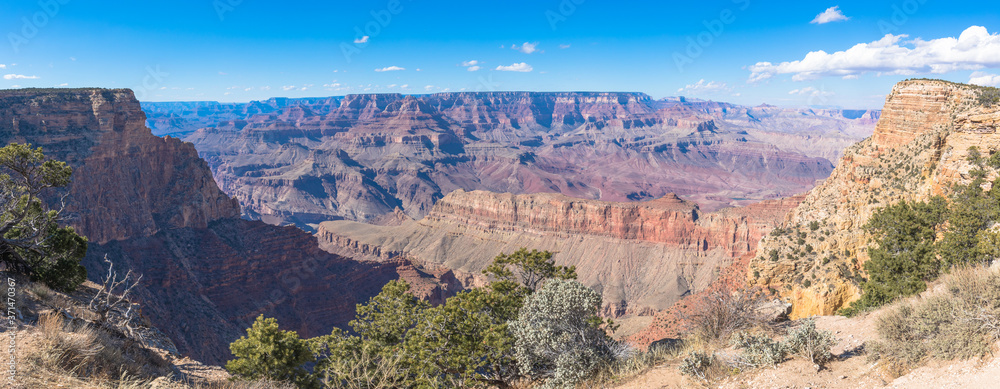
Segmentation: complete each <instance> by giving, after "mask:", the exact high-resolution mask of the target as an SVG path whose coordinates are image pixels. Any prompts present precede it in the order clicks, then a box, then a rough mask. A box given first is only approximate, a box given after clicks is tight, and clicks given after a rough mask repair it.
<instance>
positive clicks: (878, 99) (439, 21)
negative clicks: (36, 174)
mask: <svg viewBox="0 0 1000 389" xmlns="http://www.w3.org/2000/svg"><path fill="white" fill-rule="evenodd" d="M984 4H985V3H982V2H970V3H969V4H965V5H963V4H959V3H958V2H942V1H934V0H898V1H885V2H880V1H839V2H829V3H818V2H801V1H796V2H767V3H766V4H765V2H763V1H759V0H726V1H715V2H711V1H705V2H674V1H655V2H654V1H643V2H637V1H601V0H534V1H517V0H515V1H502V2H501V1H477V2H472V1H434V2H430V1H421V0H393V1H388V0H380V1H291V0H289V1H284V2H273V1H263V0H197V1H194V0H175V1H170V2H166V1H134V0H132V1H97V0H41V1H7V2H3V3H2V4H0V26H3V27H2V29H0V32H2V33H3V34H4V38H5V39H4V41H2V42H0V74H3V78H2V79H0V88H14V87H53V86H68V87H89V86H100V87H127V88H133V89H135V90H136V93H137V95H138V96H139V98H140V99H141V100H145V101H177V100H217V101H249V100H258V99H266V98H269V97H274V96H285V97H307V96H332V95H344V94H349V93H373V92H401V93H411V94H420V93H430V92H440V91H462V90H465V91H487V90H531V91H638V92H645V93H648V94H650V95H651V96H653V97H654V98H661V97H667V96H677V95H684V96H690V97H697V98H704V99H712V100H717V101H730V102H735V103H741V104H751V105H756V104H761V103H769V104H775V105H783V106H807V105H813V106H823V105H830V106H841V107H846V108H877V107H880V106H881V105H882V102H883V101H884V96H885V94H886V93H888V91H889V90H890V88H891V87H892V85H893V84H894V83H895V82H897V81H899V80H902V79H905V78H909V77H933V78H944V79H948V80H952V81H959V82H969V81H975V82H977V83H980V84H992V85H995V84H997V83H1000V76H997V75H998V74H1000V35H998V31H1000V15H998V12H996V10H997V8H996V7H992V6H990V7H987V6H984ZM834 7H835V8H834ZM358 31H360V34H359V33H358ZM963 33H965V34H964V35H963ZM887 34H889V35H887ZM366 36H367V38H366ZM960 37H961V39H959V38H960ZM355 41H357V42H358V43H355ZM849 49H850V50H849ZM821 50H822V51H823V52H824V53H826V54H821V53H815V52H818V51H821ZM810 53H812V54H810ZM472 61H475V62H474V63H473V62H472Z"/></svg>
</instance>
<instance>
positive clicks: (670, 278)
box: [317, 190, 801, 317]
mask: <svg viewBox="0 0 1000 389" xmlns="http://www.w3.org/2000/svg"><path fill="white" fill-rule="evenodd" d="M800 200H801V198H788V199H781V200H769V201H764V202H760V203H757V204H753V205H750V206H747V207H742V208H727V209H723V210H720V211H716V212H711V213H709V212H703V211H700V210H699V209H698V207H697V205H695V204H694V203H692V202H689V201H684V200H681V199H679V198H677V197H676V196H673V195H668V196H664V197H663V198H660V199H656V200H651V201H643V202H628V203H623V202H605V201H598V200H585V199H575V198H570V197H567V196H564V195H560V194H551V193H537V194H522V195H514V194H510V193H492V192H485V191H471V192H466V191H463V190H456V191H454V192H451V193H450V194H448V195H447V196H445V197H444V198H443V199H441V200H439V201H438V202H437V203H436V204H435V205H434V208H433V209H432V210H431V211H430V212H429V213H428V214H427V216H425V217H424V218H422V219H420V220H406V221H403V222H401V223H400V224H399V225H395V226H377V225H371V224H365V223H359V222H351V221H344V220H341V221H330V222H324V223H322V224H320V227H319V232H318V233H317V236H318V237H319V239H320V241H321V244H322V246H323V247H324V248H325V249H327V250H329V251H330V252H333V253H339V254H343V255H350V256H355V257H358V258H370V259H373V260H376V261H381V260H392V259H396V258H407V259H409V260H410V261H412V262H414V263H418V264H420V265H421V266H423V267H425V268H446V269H451V270H453V271H454V274H455V275H456V277H457V278H458V279H459V280H460V281H461V282H462V285H464V286H466V287H470V286H476V285H479V284H481V283H482V282H483V280H482V278H481V276H480V273H481V271H482V270H483V269H484V268H485V267H486V266H487V265H488V264H489V263H490V262H491V261H492V260H493V258H494V257H495V256H497V255H498V254H500V253H511V252H513V251H516V250H517V249H518V248H520V247H526V248H528V249H537V250H549V251H553V252H555V253H556V254H555V255H554V257H553V259H554V260H555V261H556V263H558V264H561V265H574V266H576V269H577V274H578V276H579V280H580V281H581V282H583V283H584V284H586V285H588V286H590V287H592V288H594V289H595V290H597V291H599V292H601V293H602V295H603V298H604V307H603V312H602V313H603V314H604V315H606V316H611V317H621V316H635V315H651V314H653V313H655V312H657V311H659V310H662V309H665V308H667V307H669V306H671V305H672V304H674V303H675V302H676V301H678V300H679V299H680V298H681V297H682V296H684V295H686V294H688V293H691V292H692V291H694V290H699V289H704V288H705V286H706V285H708V284H709V283H710V282H711V281H712V280H714V279H715V278H716V276H717V275H718V273H719V272H720V270H721V269H723V268H725V267H726V266H728V265H729V264H730V263H731V262H732V261H733V259H734V258H738V257H740V256H742V255H745V254H747V253H750V252H753V251H754V249H755V248H756V245H757V242H758V241H759V240H760V238H761V237H762V236H764V235H765V234H767V233H768V232H769V231H770V230H771V228H772V227H774V226H775V225H777V224H778V223H780V221H781V220H782V218H783V217H784V215H785V214H786V213H787V212H788V210H790V209H791V208H792V207H794V206H795V205H797V204H798V202H799V201H800Z"/></svg>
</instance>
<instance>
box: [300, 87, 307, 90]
mask: <svg viewBox="0 0 1000 389" xmlns="http://www.w3.org/2000/svg"><path fill="white" fill-rule="evenodd" d="M308 89H309V88H307V87H301V88H299V90H308Z"/></svg>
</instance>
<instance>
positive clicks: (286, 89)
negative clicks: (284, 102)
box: [281, 85, 297, 91]
mask: <svg viewBox="0 0 1000 389" xmlns="http://www.w3.org/2000/svg"><path fill="white" fill-rule="evenodd" d="M295 88H297V86H295V85H285V86H283V87H281V90H283V91H290V90H293V89H295Z"/></svg>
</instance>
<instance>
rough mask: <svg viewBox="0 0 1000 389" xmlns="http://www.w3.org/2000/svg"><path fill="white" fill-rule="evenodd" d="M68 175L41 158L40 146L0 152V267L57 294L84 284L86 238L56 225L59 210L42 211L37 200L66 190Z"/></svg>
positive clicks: (58, 165) (55, 163) (64, 168)
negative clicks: (2, 266) (38, 282)
mask: <svg viewBox="0 0 1000 389" xmlns="http://www.w3.org/2000/svg"><path fill="white" fill-rule="evenodd" d="M72 174H73V169H72V168H70V167H69V165H67V164H66V163H65V162H62V161H55V160H52V159H48V158H46V157H45V155H44V154H43V153H42V149H41V148H40V147H39V148H37V149H33V148H31V145H22V144H17V143H11V144H9V145H7V146H5V147H3V148H0V263H2V264H3V265H4V266H5V268H6V270H7V271H10V272H13V273H18V274H27V275H30V276H31V278H32V280H35V281H42V282H44V283H45V284H46V285H48V286H49V287H51V288H53V289H57V290H61V291H72V290H74V289H76V287H77V286H79V285H80V284H81V283H83V281H85V280H86V279H87V270H86V269H85V268H84V267H83V265H81V264H80V260H81V259H82V258H83V257H84V255H86V253H87V239H86V238H84V237H82V236H80V235H79V234H77V233H76V231H74V230H73V228H72V227H64V226H60V225H59V224H60V223H61V222H62V221H63V220H62V215H61V210H50V209H48V207H47V206H46V205H45V203H44V202H43V201H42V198H41V197H40V196H42V195H44V194H45V192H46V191H47V190H49V189H51V188H59V187H64V186H67V185H69V183H70V176H71V175H72Z"/></svg>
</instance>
